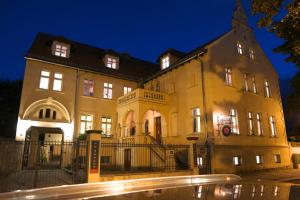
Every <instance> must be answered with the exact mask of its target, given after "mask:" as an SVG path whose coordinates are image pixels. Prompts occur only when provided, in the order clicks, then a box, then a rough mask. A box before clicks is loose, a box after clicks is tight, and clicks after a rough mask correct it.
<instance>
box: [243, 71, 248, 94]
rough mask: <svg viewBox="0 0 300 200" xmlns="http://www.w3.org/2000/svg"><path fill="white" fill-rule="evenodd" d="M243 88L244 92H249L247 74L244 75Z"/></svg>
mask: <svg viewBox="0 0 300 200" xmlns="http://www.w3.org/2000/svg"><path fill="white" fill-rule="evenodd" d="M243 76H244V87H245V92H249V84H248V74H247V73H244V75H243Z"/></svg>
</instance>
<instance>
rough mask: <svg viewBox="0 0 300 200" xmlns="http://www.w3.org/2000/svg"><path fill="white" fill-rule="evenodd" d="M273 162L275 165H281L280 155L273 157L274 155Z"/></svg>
mask: <svg viewBox="0 0 300 200" xmlns="http://www.w3.org/2000/svg"><path fill="white" fill-rule="evenodd" d="M274 161H275V163H281V157H280V154H275V155H274Z"/></svg>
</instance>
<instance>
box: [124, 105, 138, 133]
mask: <svg viewBox="0 0 300 200" xmlns="http://www.w3.org/2000/svg"><path fill="white" fill-rule="evenodd" d="M136 120H137V118H136V114H135V112H134V111H129V112H128V113H127V115H126V118H125V128H124V136H125V137H130V136H135V135H136Z"/></svg>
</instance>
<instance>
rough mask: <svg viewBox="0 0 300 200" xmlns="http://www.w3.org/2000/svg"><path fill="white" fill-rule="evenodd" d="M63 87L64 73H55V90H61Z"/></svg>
mask: <svg viewBox="0 0 300 200" xmlns="http://www.w3.org/2000/svg"><path fill="white" fill-rule="evenodd" d="M61 88H62V74H61V73H54V81H53V90H54V91H61Z"/></svg>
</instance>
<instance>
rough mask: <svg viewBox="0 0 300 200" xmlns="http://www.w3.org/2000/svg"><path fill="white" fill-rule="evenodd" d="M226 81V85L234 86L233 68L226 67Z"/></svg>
mask: <svg viewBox="0 0 300 200" xmlns="http://www.w3.org/2000/svg"><path fill="white" fill-rule="evenodd" d="M225 83H226V85H229V86H232V69H231V68H225Z"/></svg>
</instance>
